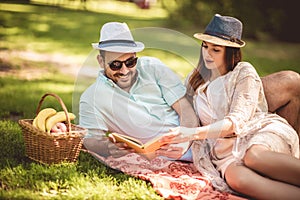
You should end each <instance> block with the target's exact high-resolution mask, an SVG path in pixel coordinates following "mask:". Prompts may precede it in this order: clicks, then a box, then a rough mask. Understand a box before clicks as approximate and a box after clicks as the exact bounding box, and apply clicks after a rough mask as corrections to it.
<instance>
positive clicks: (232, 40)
mask: <svg viewBox="0 0 300 200" xmlns="http://www.w3.org/2000/svg"><path fill="white" fill-rule="evenodd" d="M205 34H208V35H211V36H215V37H218V38H221V39H224V40H228V41H230V42H234V43H237V44H239V45H243V44H244V42H243V41H242V40H240V39H238V38H235V37H229V36H227V35H222V34H218V33H209V32H205Z"/></svg>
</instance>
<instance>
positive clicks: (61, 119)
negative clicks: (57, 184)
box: [46, 111, 76, 133]
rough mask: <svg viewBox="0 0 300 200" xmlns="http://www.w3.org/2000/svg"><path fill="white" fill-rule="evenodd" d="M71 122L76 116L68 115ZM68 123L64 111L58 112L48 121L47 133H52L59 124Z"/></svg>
mask: <svg viewBox="0 0 300 200" xmlns="http://www.w3.org/2000/svg"><path fill="white" fill-rule="evenodd" d="M68 116H69V118H70V120H73V119H75V117H76V116H75V115H74V114H73V113H68ZM64 121H67V117H66V114H65V112H64V111H60V112H57V113H56V114H55V115H53V116H51V117H49V118H48V119H46V131H47V132H48V133H50V131H51V128H52V127H53V126H54V125H55V124H56V123H58V122H64Z"/></svg>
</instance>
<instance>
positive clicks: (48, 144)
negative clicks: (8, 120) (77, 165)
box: [19, 93, 87, 164]
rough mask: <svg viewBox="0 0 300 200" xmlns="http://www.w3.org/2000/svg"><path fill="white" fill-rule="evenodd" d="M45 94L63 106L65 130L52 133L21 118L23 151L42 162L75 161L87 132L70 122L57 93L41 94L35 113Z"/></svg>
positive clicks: (29, 120)
mask: <svg viewBox="0 0 300 200" xmlns="http://www.w3.org/2000/svg"><path fill="white" fill-rule="evenodd" d="M47 96H53V97H55V98H56V99H57V100H58V102H59V103H60V105H61V107H62V108H63V111H64V113H65V114H66V118H67V121H66V126H67V132H66V133H63V134H59V135H53V134H51V133H47V132H44V131H41V130H40V129H38V128H36V127H34V126H33V125H32V123H33V119H21V120H19V124H20V126H21V128H22V132H23V137H24V142H25V153H26V155H27V156H28V157H29V158H31V159H32V160H34V161H37V162H40V163H43V164H57V163H60V162H62V161H64V162H76V161H77V159H78V156H79V153H80V150H81V147H82V141H83V136H84V135H85V134H86V133H87V130H86V129H85V128H82V127H80V126H78V125H75V124H71V122H70V118H69V116H68V114H67V113H68V111H67V108H66V106H65V104H64V102H63V101H62V99H61V98H60V97H59V96H58V95H56V94H53V93H46V94H44V95H43V96H42V98H41V100H40V102H39V104H38V108H37V111H36V114H38V113H39V111H40V109H41V106H42V103H43V101H44V99H45V98H46V97H47Z"/></svg>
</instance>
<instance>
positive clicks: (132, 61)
mask: <svg viewBox="0 0 300 200" xmlns="http://www.w3.org/2000/svg"><path fill="white" fill-rule="evenodd" d="M137 59H138V57H130V58H128V59H127V60H124V61H120V60H114V61H111V62H109V63H108V65H109V67H110V69H111V70H113V71H118V70H120V69H121V68H122V66H123V63H124V64H125V66H126V67H127V68H133V67H134V66H135V65H136V63H137Z"/></svg>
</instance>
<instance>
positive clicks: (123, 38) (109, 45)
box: [92, 22, 145, 53]
mask: <svg viewBox="0 0 300 200" xmlns="http://www.w3.org/2000/svg"><path fill="white" fill-rule="evenodd" d="M92 46H93V48H94V49H98V50H104V51H111V52H119V53H134V52H140V51H142V50H143V49H144V48H145V46H144V44H143V43H142V42H136V41H134V40H133V37H132V34H131V32H130V30H129V28H128V26H127V24H126V23H120V22H108V23H106V24H104V25H103V26H102V29H101V31H100V39H99V42H98V43H92Z"/></svg>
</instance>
